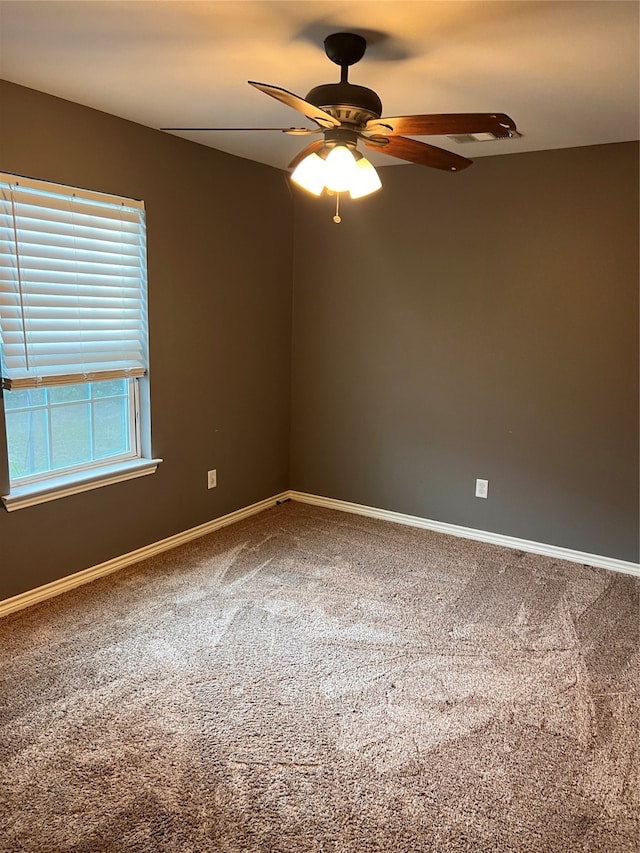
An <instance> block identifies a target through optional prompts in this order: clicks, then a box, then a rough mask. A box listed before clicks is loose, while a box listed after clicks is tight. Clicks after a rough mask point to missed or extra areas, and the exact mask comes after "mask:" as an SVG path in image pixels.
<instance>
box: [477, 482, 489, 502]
mask: <svg viewBox="0 0 640 853" xmlns="http://www.w3.org/2000/svg"><path fill="white" fill-rule="evenodd" d="M488 495H489V481H488V480H476V497H477V498H486V497H488Z"/></svg>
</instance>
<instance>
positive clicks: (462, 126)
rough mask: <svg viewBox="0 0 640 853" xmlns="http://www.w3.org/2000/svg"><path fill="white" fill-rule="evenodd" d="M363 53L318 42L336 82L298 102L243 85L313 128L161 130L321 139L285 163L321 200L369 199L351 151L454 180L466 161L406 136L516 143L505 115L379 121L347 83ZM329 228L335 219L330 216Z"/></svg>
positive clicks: (281, 92) (348, 39) (373, 175)
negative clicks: (331, 196)
mask: <svg viewBox="0 0 640 853" xmlns="http://www.w3.org/2000/svg"><path fill="white" fill-rule="evenodd" d="M366 48H367V42H366V40H365V39H364V38H363V37H362V36H360V35H357V34H355V33H333V34H332V35H329V36H327V38H326V39H325V40H324V49H325V52H326V54H327V56H328V57H329V59H330V60H331V61H332V62H334V63H335V64H336V65H339V66H340V82H339V83H325V84H323V85H320V86H316V87H314V88H313V89H311V91H310V92H309V93H308V94H307V96H306V97H305V98H301V97H299V96H298V95H294V94H293V93H292V92H288V91H287V90H286V89H281V88H279V87H277V86H269V85H267V84H265V83H256V82H254V81H252V80H250V81H249V84H250V85H251V86H254V87H255V88H256V89H258V90H259V91H261V92H264V93H265V94H266V95H270V96H271V97H272V98H275V99H276V100H278V101H280V102H281V103H283V104H286V105H287V106H288V107H291V108H292V109H294V110H296V111H297V112H299V113H301V114H302V115H304V116H305V117H306V118H308V119H310V120H311V121H312V122H314V123H315V124H316V125H317V127H315V128H306V127H287V128H274V127H266V128H253V127H246V128H216V127H163V128H161V130H174V131H215V130H226V131H230V130H243V131H250V130H257V131H264V130H274V131H279V132H281V133H286V134H290V135H293V136H308V135H313V134H322V138H321V139H317V140H315V141H313V142H312V143H311V144H310V145H307V146H306V148H304V149H303V150H302V151H301V152H300V153H299V154H297V155H296V157H294V158H293V160H292V161H291V163H289V167H288V168H289V169H290V170H292V175H291V179H292V180H293V181H294V182H295V183H297V184H298V185H299V186H302V187H303V188H304V189H306V190H308V191H309V192H311V193H313V194H314V195H320V193H321V192H322V191H323V190H324V189H326V190H327V191H328V192H330V193H336V194H337V196H338V199H337V202H338V203H339V194H340V193H341V192H347V191H348V192H349V194H350V196H351V197H352V198H360V197H362V196H365V195H369V194H370V193H372V192H375V190H377V189H379V188H380V186H381V185H382V184H381V181H380V178H379V176H378V174H377V172H376V170H375V169H374V167H373V165H372V164H371V163H370V162H369V161H368V160H367V159H366V158H365V157H363V156H362V154H361V153H360V152H359V151H358V150H357V147H356V146H357V143H358V142H359V141H362V142H363V144H364V145H365V146H366V147H367V148H369V149H371V150H374V151H378V152H380V153H382V154H387V155H389V156H390V157H396V158H398V159H400V160H408V161H410V162H412V163H417V164H419V165H421V166H430V167H432V168H435V169H442V170H444V171H448V172H459V171H462V169H466V168H467V167H468V166H470V165H471V164H472V162H473V161H472V160H469V159H467V158H466V157H462V156H461V155H460V154H455V153H453V152H451V151H447V150H445V149H442V148H437V147H435V146H434V145H427V144H426V143H424V142H419V141H418V140H416V139H411V138H410V137H412V136H453V137H454V138H457V140H458V141H471V140H476V139H477V140H486V139H507V138H511V137H516V136H520V134H519V133H518V131H517V130H516V125H515V122H514V121H513V119H511V118H509V116H507V115H505V114H504V113H444V114H433V115H409V116H393V117H387V116H382V102H381V100H380V98H379V97H378V95H377V94H376V93H375V92H374V91H373V90H372V89H367V88H366V87H365V86H357V85H354V84H353V83H349V80H348V73H349V68H350V66H352V65H355V63H356V62H359V61H360V60H361V59H362V57H363V56H364V54H365V51H366ZM334 221H336V222H339V221H340V217H339V215H338V210H337V209H336V216H335V217H334Z"/></svg>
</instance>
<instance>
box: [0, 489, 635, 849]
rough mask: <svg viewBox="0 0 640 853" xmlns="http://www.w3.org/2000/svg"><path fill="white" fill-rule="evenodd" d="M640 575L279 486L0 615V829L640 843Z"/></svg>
mask: <svg viewBox="0 0 640 853" xmlns="http://www.w3.org/2000/svg"><path fill="white" fill-rule="evenodd" d="M639 587H640V583H639V582H638V581H637V580H635V579H633V578H631V577H629V576H625V575H621V574H614V573H610V572H606V571H604V570H599V569H593V568H588V567H585V566H580V565H575V564H571V563H564V562H558V561H554V560H552V559H547V558H542V557H536V556H532V555H527V554H522V553H519V552H515V551H509V550H506V549H502V548H498V547H495V546H490V545H481V544H476V543H472V542H468V541H465V540H461V539H453V538H449V537H446V536H443V535H440V534H435V533H429V532H426V531H420V530H415V529H411V528H406V527H401V526H399V525H394V524H390V523H385V522H378V521H374V520H371V519H365V518H360V517H357V516H352V515H346V514H342V513H337V512H332V511H328V510H322V509H316V508H311V507H307V506H303V505H301V504H294V503H287V504H284V505H282V506H279V507H276V508H274V509H272V510H269V511H267V512H264V513H262V514H261V515H259V516H254V517H253V518H250V519H248V520H246V521H244V522H241V523H240V524H237V525H235V526H234V527H230V528H226V529H225V530H222V531H219V532H217V533H214V534H212V535H211V536H208V537H206V538H203V539H199V540H197V541H195V542H193V543H191V544H189V545H186V546H184V547H181V548H179V549H176V550H174V551H171V552H168V553H166V554H164V555H162V556H161V557H157V558H154V559H152V560H149V561H146V562H144V563H140V564H139V565H138V566H136V567H132V568H130V569H126V570H124V571H121V572H119V573H118V574H115V575H112V576H111V577H109V578H106V579H104V580H101V581H97V582H95V583H93V584H90V585H88V586H85V587H82V588H79V589H77V590H75V591H74V592H71V593H68V594H66V595H65V596H62V597H60V598H57V599H54V600H51V601H49V602H47V603H45V604H42V605H40V606H38V607H34V608H32V609H30V610H27V611H23V612H21V613H17V614H14V615H13V616H11V617H8V618H6V619H4V620H2V621H1V622H0V649H1V653H0V654H1V658H0V662H1V675H2V689H1V693H0V725H1V744H0V850H2V851H3V853H18V851H29V853H35V851H38V853H40V851H44V853H112V852H113V853H116V851H118V853H120V851H140V853H164V851H167V853H168V851H171V853H205V851H211V852H212V853H213V851H215V852H216V853H217V852H218V851H220V853H276V851H277V853H315V851H318V853H320V851H322V853H347V851H348V853H356V851H357V853H368V851H380V853H382V852H383V851H384V853H409V851H411V852H412V853H414V852H415V853H422V851H424V853H427V851H428V853H462V851H464V853H525V851H526V853H532V851H535V853H582V851H589V853H594V852H595V851H598V853H600V851H601V853H622V851H629V853H631V851H633V853H637V851H638V840H639V837H638V778H637V773H638V756H637V747H638V675H639V672H640V665H639V660H638V647H639V636H638V629H639V609H638V603H639V602H638V593H639Z"/></svg>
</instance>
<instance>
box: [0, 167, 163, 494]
mask: <svg viewBox="0 0 640 853" xmlns="http://www.w3.org/2000/svg"><path fill="white" fill-rule="evenodd" d="M0 347H1V352H2V362H1V364H2V387H3V402H4V421H5V427H6V450H7V467H8V471H9V482H10V490H9V494H8V495H5V496H4V497H3V501H4V503H5V506H6V507H7V509H16V508H19V507H21V506H24V505H30V504H32V503H38V502H40V501H41V500H43V499H45V500H49V499H51V498H55V497H61V496H63V495H64V494H69V493H72V492H75V491H82V490H84V489H86V488H93V487H95V486H99V485H104V484H106V483H109V482H114V481H117V480H121V479H127V478H129V477H131V476H139V475H140V474H146V473H152V471H154V470H155V468H156V467H157V464H158V462H159V461H160V460H153V459H151V458H150V456H151V454H150V447H149V443H150V442H149V434H150V429H149V413H148V404H147V402H146V401H147V400H148V394H147V393H146V388H145V387H144V386H145V384H146V382H147V372H148V357H147V293H146V231H145V217H144V206H143V204H142V203H141V202H138V201H135V200H133V199H124V198H119V197H114V196H106V195H103V194H100V193H93V192H87V191H84V190H78V189H73V188H70V187H63V186H60V185H57V184H48V183H44V182H42V181H33V180H30V179H25V178H20V177H17V176H15V175H5V174H0ZM141 385H142V386H143V387H142V389H141ZM141 392H142V393H141ZM141 401H144V403H142V402H141Z"/></svg>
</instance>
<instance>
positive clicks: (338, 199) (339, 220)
mask: <svg viewBox="0 0 640 853" xmlns="http://www.w3.org/2000/svg"><path fill="white" fill-rule="evenodd" d="M333 221H334V222H335V223H336V225H338V224H339V223H340V222H342V217H341V216H340V193H336V215H335V216H334V217H333Z"/></svg>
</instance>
